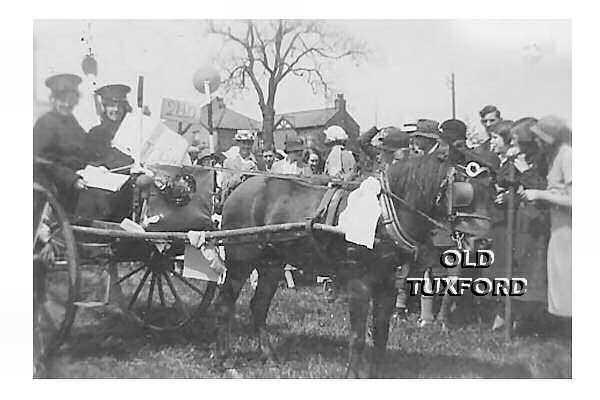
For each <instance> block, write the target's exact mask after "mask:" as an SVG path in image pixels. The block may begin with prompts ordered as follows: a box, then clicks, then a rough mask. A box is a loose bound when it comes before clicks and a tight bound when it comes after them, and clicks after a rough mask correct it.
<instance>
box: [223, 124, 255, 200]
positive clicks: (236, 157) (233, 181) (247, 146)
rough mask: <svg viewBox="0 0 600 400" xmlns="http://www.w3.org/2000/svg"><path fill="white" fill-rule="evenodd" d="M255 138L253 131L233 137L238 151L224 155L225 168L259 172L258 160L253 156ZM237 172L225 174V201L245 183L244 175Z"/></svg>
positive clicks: (242, 132) (238, 132)
mask: <svg viewBox="0 0 600 400" xmlns="http://www.w3.org/2000/svg"><path fill="white" fill-rule="evenodd" d="M254 137H255V136H254V132H252V131H249V130H240V131H237V133H236V134H235V136H234V137H233V140H235V141H236V145H237V146H236V147H237V151H234V147H232V148H230V149H229V150H227V151H226V152H225V153H224V154H225V155H226V156H227V158H226V159H225V161H224V162H223V167H224V168H229V169H233V170H237V171H258V166H257V163H256V158H255V157H254V154H252V146H253V145H254ZM237 171H224V172H223V200H224V199H225V198H226V197H227V195H228V194H229V193H231V191H232V190H233V189H235V188H236V187H237V186H238V185H239V184H240V183H242V182H243V181H244V178H245V176H244V174H243V173H242V172H237Z"/></svg>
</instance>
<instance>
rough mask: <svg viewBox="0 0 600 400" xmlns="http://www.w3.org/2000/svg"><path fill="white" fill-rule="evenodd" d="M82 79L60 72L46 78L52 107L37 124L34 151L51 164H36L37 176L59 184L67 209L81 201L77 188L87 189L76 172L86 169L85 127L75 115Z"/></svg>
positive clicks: (59, 191) (61, 199)
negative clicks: (74, 110)
mask: <svg viewBox="0 0 600 400" xmlns="http://www.w3.org/2000/svg"><path fill="white" fill-rule="evenodd" d="M80 84H81V78H80V77H78V76H77V75H73V74H59V75H54V76H51V77H50V78H48V79H47V80H46V86H48V88H50V91H51V95H50V102H51V103H52V110H51V111H49V112H47V113H46V114H44V115H42V116H41V117H40V118H39V119H38V120H37V122H36V123H35V125H34V127H33V154H34V155H35V156H37V157H40V158H41V159H44V160H47V161H50V164H43V165H42V164H40V165H37V166H36V170H35V172H36V173H34V177H35V178H36V179H39V178H42V175H43V177H45V178H46V179H48V180H50V181H51V183H52V184H54V185H56V188H57V190H58V193H57V194H58V197H59V199H60V201H61V202H62V204H63V206H64V207H65V209H66V210H67V212H72V211H73V210H74V208H75V205H76V203H77V191H78V190H81V189H85V188H87V185H86V182H85V181H84V180H83V179H82V178H81V177H80V176H79V175H78V174H77V172H76V171H78V170H80V169H82V168H84V167H85V166H86V164H87V160H86V157H85V152H84V140H85V135H86V133H85V130H84V129H83V128H82V127H81V125H80V124H79V122H77V119H75V117H74V116H73V109H74V108H75V106H76V105H77V104H78V102H79V89H78V87H79V85H80Z"/></svg>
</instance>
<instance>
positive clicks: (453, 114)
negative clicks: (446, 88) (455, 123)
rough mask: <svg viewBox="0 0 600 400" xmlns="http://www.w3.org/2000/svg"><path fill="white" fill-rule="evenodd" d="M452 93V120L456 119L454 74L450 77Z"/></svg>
mask: <svg viewBox="0 0 600 400" xmlns="http://www.w3.org/2000/svg"><path fill="white" fill-rule="evenodd" d="M450 91H451V92H452V119H456V91H455V90H454V72H453V73H452V74H451V75H450Z"/></svg>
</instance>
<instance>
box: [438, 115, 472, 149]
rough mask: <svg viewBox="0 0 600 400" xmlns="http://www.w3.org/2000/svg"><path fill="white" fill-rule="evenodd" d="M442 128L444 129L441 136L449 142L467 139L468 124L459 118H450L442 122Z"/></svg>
mask: <svg viewBox="0 0 600 400" xmlns="http://www.w3.org/2000/svg"><path fill="white" fill-rule="evenodd" d="M440 129H441V130H442V132H441V134H440V138H441V139H442V140H443V141H444V142H446V143H448V144H453V143H455V142H456V141H463V142H464V141H465V140H467V125H465V123H464V122H462V121H461V120H459V119H449V120H446V121H444V122H442V125H440Z"/></svg>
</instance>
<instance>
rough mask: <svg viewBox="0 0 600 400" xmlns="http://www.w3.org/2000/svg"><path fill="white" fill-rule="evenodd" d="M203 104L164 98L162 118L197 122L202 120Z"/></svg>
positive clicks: (161, 111) (161, 109) (161, 110)
mask: <svg viewBox="0 0 600 400" xmlns="http://www.w3.org/2000/svg"><path fill="white" fill-rule="evenodd" d="M201 108H202V105H201V104H197V103H191V102H189V101H183V100H174V99H166V98H165V99H163V100H162V106H161V108H160V117H161V118H162V119H167V120H172V121H180V122H187V123H190V124H196V123H199V122H200V110H201Z"/></svg>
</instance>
